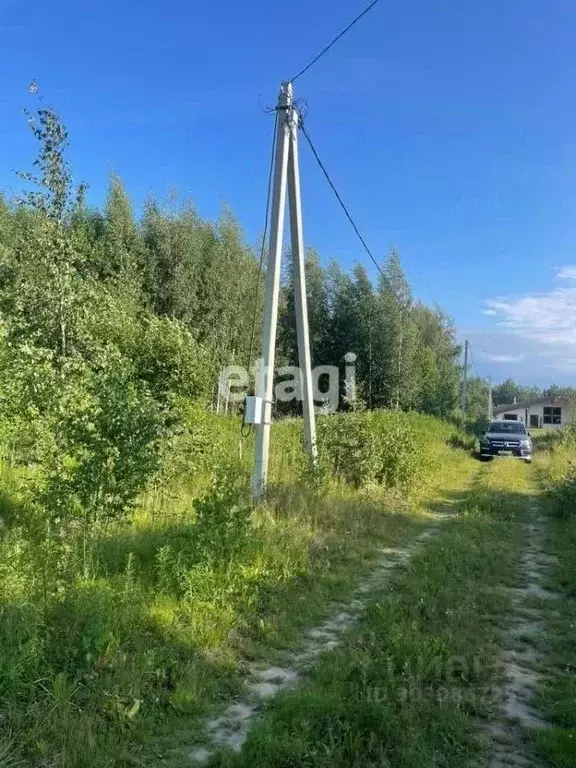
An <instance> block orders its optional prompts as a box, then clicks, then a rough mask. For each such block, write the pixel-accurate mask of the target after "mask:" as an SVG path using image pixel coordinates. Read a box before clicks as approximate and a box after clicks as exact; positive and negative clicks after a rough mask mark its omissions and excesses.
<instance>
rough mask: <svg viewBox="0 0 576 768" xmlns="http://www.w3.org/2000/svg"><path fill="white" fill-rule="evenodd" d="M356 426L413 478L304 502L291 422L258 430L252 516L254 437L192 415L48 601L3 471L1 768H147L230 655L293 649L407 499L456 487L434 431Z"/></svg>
mask: <svg viewBox="0 0 576 768" xmlns="http://www.w3.org/2000/svg"><path fill="white" fill-rule="evenodd" d="M331 418H334V419H339V418H340V417H331ZM365 418H370V419H373V420H374V423H375V424H378V422H382V423H384V422H387V421H389V422H390V423H393V426H394V429H395V430H396V431H397V432H398V430H400V431H402V430H404V431H405V433H406V434H410V435H411V437H410V439H411V440H413V441H414V445H415V446H416V447H417V450H418V455H419V456H420V458H421V459H422V460H421V461H420V459H419V461H420V463H419V464H418V472H417V473H416V474H414V473H412V474H411V475H410V482H402V483H400V487H401V489H400V487H399V488H397V489H394V488H390V487H388V486H387V485H386V484H385V483H384V484H382V482H378V479H377V478H376V477H375V476H374V477H371V478H370V479H369V480H370V481H369V482H368V483H367V484H365V485H363V486H362V487H360V488H356V487H354V484H351V485H350V484H347V483H346V482H344V481H343V480H342V479H340V478H338V477H327V478H326V479H325V482H324V485H323V487H322V488H321V489H320V490H321V492H319V489H318V487H317V486H313V487H311V486H308V485H307V484H306V480H307V478H308V477H309V475H308V474H307V471H306V461H305V458H304V454H303V451H302V424H301V422H300V421H299V420H286V421H284V422H281V423H278V424H276V425H275V426H274V427H273V431H272V446H273V449H272V456H271V462H270V494H269V496H268V498H267V500H266V502H265V503H263V504H261V505H260V506H259V507H257V508H256V509H252V508H251V507H250V505H249V502H248V495H247V494H248V483H249V476H250V469H251V460H252V440H251V438H249V439H248V440H246V441H245V442H243V443H241V442H240V436H239V435H240V432H239V422H238V420H236V419H234V418H231V417H230V418H228V417H216V416H215V415H213V414H204V415H203V416H202V418H201V419H196V418H194V420H193V421H191V427H190V429H189V430H188V431H187V432H186V433H183V434H182V435H180V436H179V437H178V438H177V439H176V444H175V445H174V446H172V449H173V450H172V451H171V453H170V456H169V460H167V462H166V463H165V467H164V470H163V473H162V475H161V476H160V477H159V478H158V479H157V480H156V481H155V483H154V484H153V485H152V486H151V487H150V488H149V489H148V490H147V492H146V493H145V494H144V495H143V496H142V498H141V500H140V502H139V504H138V506H137V507H136V509H134V511H133V513H131V514H130V516H129V517H127V518H125V519H123V520H116V521H111V522H106V523H105V524H103V525H102V527H101V528H100V529H99V530H98V531H97V532H96V534H97V535H95V538H94V540H93V542H92V545H91V553H90V568H89V570H88V571H87V570H86V569H85V567H84V564H85V558H84V557H83V553H82V552H81V547H82V541H81V537H79V536H78V537H75V535H74V531H73V530H72V531H71V535H70V538H69V540H67V541H65V542H63V543H62V547H61V550H59V552H60V551H61V552H62V557H65V558H66V568H62V569H60V570H59V574H60V576H59V579H58V581H57V582H56V583H55V586H54V591H53V592H52V593H51V594H50V596H49V599H47V598H46V594H45V591H43V576H45V567H43V566H44V565H45V564H44V563H43V561H42V558H40V557H39V553H38V552H37V551H36V550H35V548H34V537H33V525H34V517H33V516H30V514H29V510H28V509H27V505H26V498H25V495H23V493H22V491H21V484H20V482H19V476H18V472H17V471H16V470H15V469H14V468H11V467H10V466H9V465H8V464H7V463H4V464H3V465H1V469H0V471H1V473H2V478H3V495H2V497H1V498H0V519H1V520H2V523H1V527H0V536H1V540H0V700H1V701H2V703H3V710H2V717H1V719H0V738H1V739H3V741H0V744H2V749H3V750H4V754H5V756H4V757H3V758H2V759H3V760H4V763H5V764H6V765H11V763H10V760H12V761H13V763H14V764H17V761H18V760H21V761H24V764H30V765H49V766H53V767H54V768H104V767H105V766H110V765H134V764H139V765H142V764H154V759H153V758H154V753H153V752H151V751H150V750H151V749H152V747H151V746H150V744H149V742H150V739H151V737H152V736H153V737H154V742H153V743H155V744H161V743H162V739H161V735H162V733H170V734H172V736H171V739H172V740H173V738H174V736H173V734H174V733H175V732H177V731H178V729H179V725H180V726H182V728H181V730H182V731H183V732H185V733H189V731H190V728H192V727H193V726H194V722H195V719H197V718H199V717H200V716H201V715H204V714H205V713H206V712H209V711H210V710H212V709H216V708H218V706H219V703H220V702H222V701H226V700H228V699H229V698H230V697H231V696H233V695H234V692H235V691H236V690H238V688H239V686H240V681H241V677H242V658H244V657H253V656H254V655H255V654H257V655H262V654H266V653H269V652H270V651H271V649H274V648H282V647H283V646H285V645H286V644H289V643H290V642H292V641H293V639H294V638H295V637H296V636H297V634H298V632H299V630H300V629H301V627H302V626H304V625H305V624H306V623H307V622H309V621H311V620H312V619H313V617H314V616H316V615H318V614H321V613H322V611H323V610H325V604H326V601H327V600H328V599H329V598H330V596H332V595H335V594H338V592H339V591H340V592H341V591H342V590H345V589H347V588H349V585H350V583H351V582H352V581H353V580H354V579H355V578H357V577H358V576H359V574H360V573H361V572H362V571H363V570H364V569H365V568H366V567H367V564H368V563H369V561H370V559H371V558H373V557H374V555H375V552H376V551H377V549H378V547H380V546H382V543H383V542H388V543H390V542H394V541H395V540H397V539H398V540H400V539H402V537H405V536H406V535H408V534H409V532H410V530H412V529H413V527H414V526H416V525H418V521H419V520H420V519H421V518H420V514H421V511H420V510H419V509H418V506H417V502H418V499H421V498H423V497H424V496H426V495H428V496H430V495H431V494H432V493H433V492H435V490H434V489H435V488H437V489H440V487H441V486H442V485H446V482H447V475H446V474H445V473H444V472H441V471H439V469H440V468H441V467H442V465H443V464H445V463H446V461H447V460H448V461H449V462H450V463H451V464H452V465H453V468H454V472H455V475H459V474H462V469H463V468H464V467H466V470H465V471H469V468H470V467H469V464H468V462H469V461H470V460H469V459H468V458H467V456H466V455H465V453H463V452H461V451H458V452H454V451H452V450H451V449H450V448H449V447H448V443H449V442H450V439H451V436H452V434H453V430H452V428H451V427H449V426H448V425H445V424H443V423H442V422H439V421H437V420H434V419H431V418H429V417H421V416H417V415H413V414H408V415H399V414H393V415H392V416H389V415H386V414H384V415H378V416H375V417H372V416H366V417H365ZM336 423H337V422H336V421H334V422H333V424H334V425H336ZM330 428H331V425H330ZM338 428H339V429H340V428H341V425H340V423H339V426H338ZM389 431H390V430H389ZM385 433H386V430H385V429H384V428H383V427H381V426H380V427H378V429H375V435H376V436H378V435H384V434H385ZM390 446H391V450H396V448H394V445H393V443H390ZM383 451H384V449H383V447H382V446H378V451H377V454H378V456H379V457H380V459H382V456H383V455H384V454H385V451H384V453H383ZM424 457H425V459H426V460H425V461H424ZM390 458H392V457H390ZM408 459H409V460H411V458H410V456H408ZM470 466H471V465H470ZM448 474H449V473H448ZM0 754H3V753H2V752H0ZM0 765H2V763H1V762H0Z"/></svg>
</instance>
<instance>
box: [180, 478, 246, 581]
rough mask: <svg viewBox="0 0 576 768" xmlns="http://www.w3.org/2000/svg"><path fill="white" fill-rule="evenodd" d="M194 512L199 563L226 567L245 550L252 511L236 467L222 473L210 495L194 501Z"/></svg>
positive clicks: (214, 483)
mask: <svg viewBox="0 0 576 768" xmlns="http://www.w3.org/2000/svg"><path fill="white" fill-rule="evenodd" d="M194 510H195V512H196V524H195V526H194V532H195V534H196V543H197V548H198V555H199V558H198V559H199V560H202V561H204V562H207V563H210V564H212V565H214V566H219V565H225V564H227V563H229V562H230V561H231V560H233V559H234V558H236V557H237V556H238V555H239V554H240V553H241V552H242V551H243V550H244V549H245V547H246V545H247V543H248V540H249V537H248V534H249V531H250V526H251V508H250V505H249V504H248V502H247V495H246V489H245V488H244V486H243V483H242V482H241V480H240V479H239V473H238V472H235V471H234V469H233V468H230V469H228V470H225V471H223V472H222V474H221V475H220V476H219V477H217V478H216V479H215V481H214V482H213V484H212V487H211V489H210V490H209V491H208V493H206V495H205V496H203V497H202V498H200V499H196V500H195V501H194Z"/></svg>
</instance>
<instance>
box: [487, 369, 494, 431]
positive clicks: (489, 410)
mask: <svg viewBox="0 0 576 768" xmlns="http://www.w3.org/2000/svg"><path fill="white" fill-rule="evenodd" d="M493 415H494V409H493V407H492V379H491V378H488V421H492V417H493Z"/></svg>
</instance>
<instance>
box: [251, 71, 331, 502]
mask: <svg viewBox="0 0 576 768" xmlns="http://www.w3.org/2000/svg"><path fill="white" fill-rule="evenodd" d="M277 110H278V115H277V120H278V123H277V125H278V129H277V132H276V148H275V154H274V176H273V186H272V210H271V221H270V241H269V248H268V267H267V275H266V298H265V304H264V327H263V330H262V361H261V363H262V365H261V369H260V375H259V376H258V380H257V382H256V397H255V398H254V400H255V401H257V403H259V405H260V406H261V410H260V408H259V405H258V404H256V405H255V414H256V415H255V416H254V419H253V422H252V423H255V424H256V452H255V457H254V471H253V474H252V497H253V498H254V499H255V500H256V499H259V498H260V497H261V496H262V495H263V494H264V492H265V490H266V481H267V476H268V456H269V451H270V426H271V422H272V396H273V387H274V359H275V353H276V326H277V322H278V296H279V292H280V272H281V260H282V244H283V236H284V215H285V208H286V190H287V188H288V197H289V204H290V230H291V239H292V259H293V265H294V269H293V272H294V297H295V308H296V330H297V337H298V358H299V364H300V384H301V392H302V398H303V400H302V406H303V413H304V438H305V442H306V447H307V450H308V453H309V456H310V462H311V464H312V466H315V464H316V425H315V419H314V399H313V392H312V365H311V358H310V345H309V334H308V308H307V302H306V277H305V272H304V238H303V233H302V206H301V200H300V175H299V168H298V143H297V140H298V114H297V113H296V110H295V109H294V105H293V92H292V83H282V85H281V86H280V94H279V97H278V107H277ZM247 410H248V409H247Z"/></svg>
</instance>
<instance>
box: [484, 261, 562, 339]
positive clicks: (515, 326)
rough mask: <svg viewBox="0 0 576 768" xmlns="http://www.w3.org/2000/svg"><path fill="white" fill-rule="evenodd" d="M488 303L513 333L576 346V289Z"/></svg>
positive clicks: (526, 337) (489, 308) (490, 308)
mask: <svg viewBox="0 0 576 768" xmlns="http://www.w3.org/2000/svg"><path fill="white" fill-rule="evenodd" d="M575 269H576V268H575ZM486 306H487V307H488V311H492V312H493V313H494V315H495V316H497V317H498V318H499V325H500V326H501V327H502V328H503V329H505V330H507V331H508V332H510V333H513V334H515V335H517V336H522V337H523V338H525V339H532V340H534V341H538V342H541V343H544V344H551V345H561V344H564V345H569V346H576V288H558V289H555V290H551V291H549V292H548V293H533V294H525V295H524V296H516V297H515V296H509V297H500V298H498V299H491V300H489V301H487V302H486Z"/></svg>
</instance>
